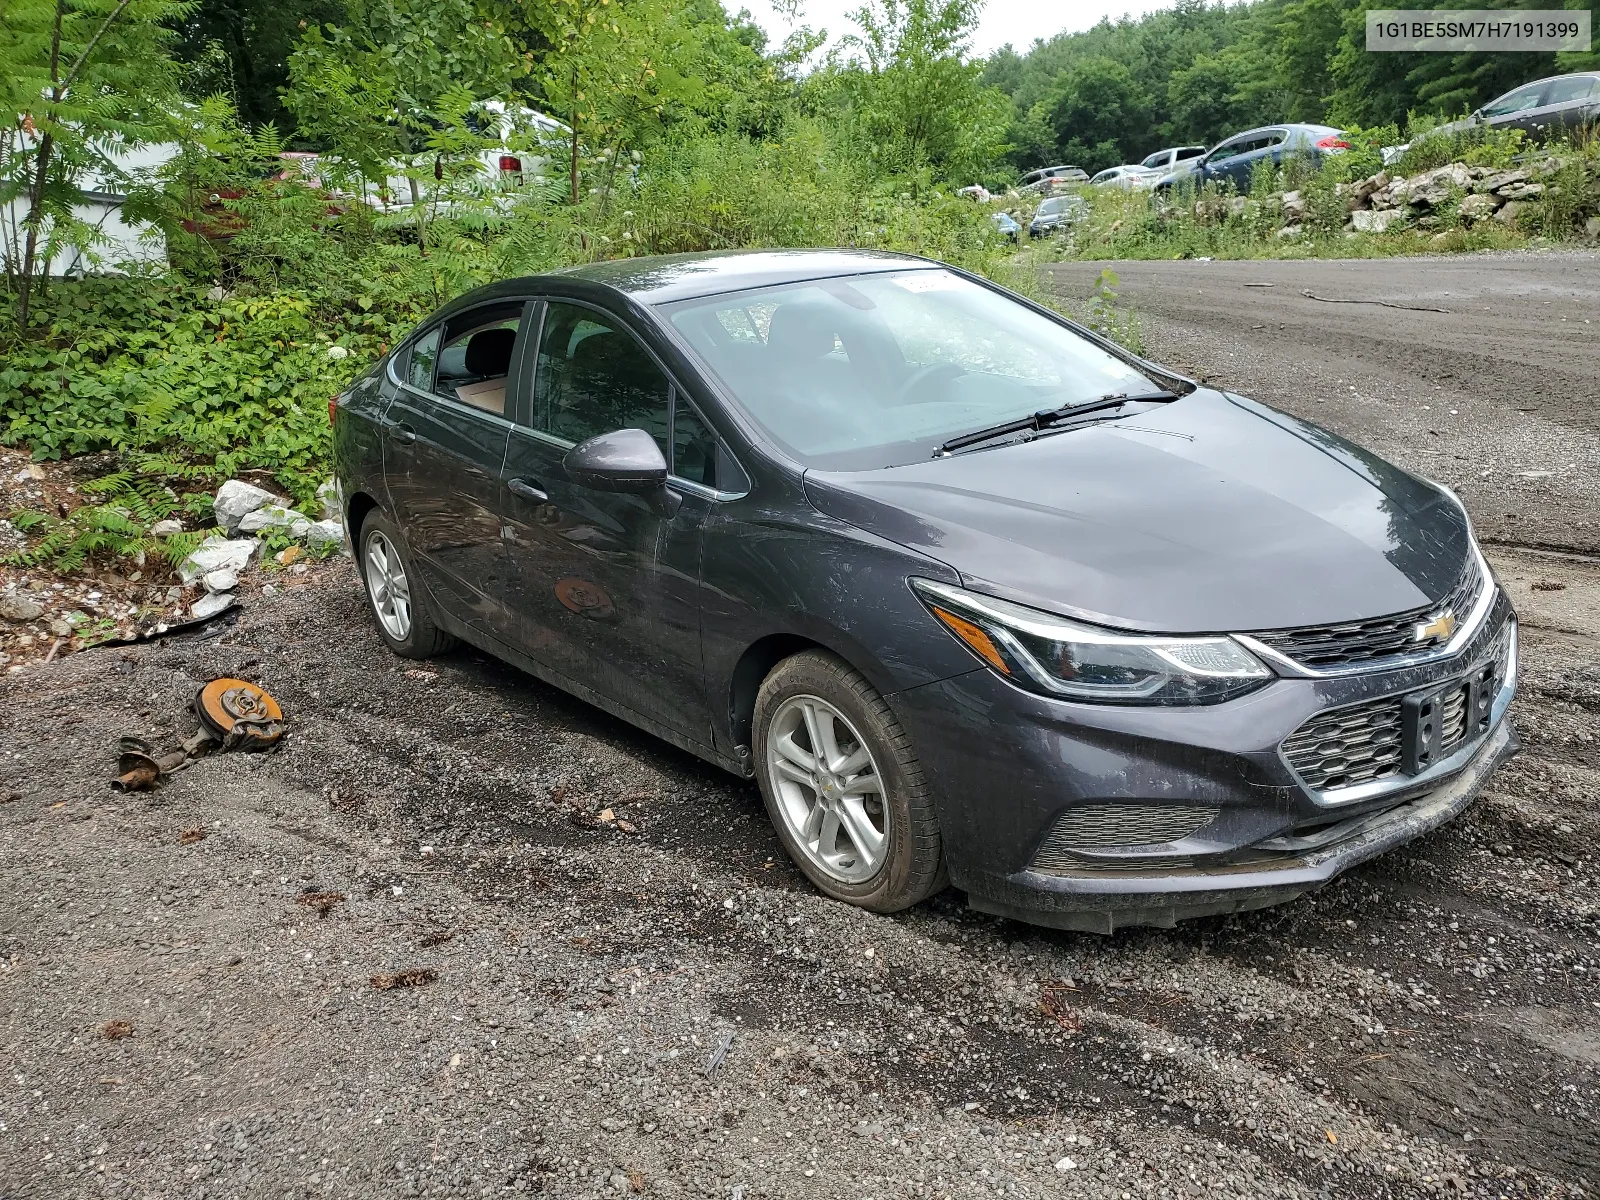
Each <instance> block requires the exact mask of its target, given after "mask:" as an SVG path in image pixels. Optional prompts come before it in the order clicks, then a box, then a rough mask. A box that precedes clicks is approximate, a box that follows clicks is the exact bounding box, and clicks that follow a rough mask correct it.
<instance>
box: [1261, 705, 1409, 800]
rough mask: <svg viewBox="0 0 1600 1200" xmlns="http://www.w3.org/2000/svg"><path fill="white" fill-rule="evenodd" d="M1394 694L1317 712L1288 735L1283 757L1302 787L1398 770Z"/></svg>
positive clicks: (1367, 779) (1365, 779)
mask: <svg viewBox="0 0 1600 1200" xmlns="http://www.w3.org/2000/svg"><path fill="white" fill-rule="evenodd" d="M1400 704H1401V701H1400V697H1398V696H1391V697H1388V698H1386V699H1383V700H1372V701H1369V702H1368V703H1366V704H1357V705H1354V706H1352V707H1350V708H1336V709H1333V710H1332V711H1330V712H1325V713H1319V714H1318V715H1317V716H1315V717H1312V718H1311V720H1309V721H1307V722H1306V723H1305V724H1304V725H1302V726H1300V728H1299V729H1297V730H1295V731H1294V732H1293V733H1292V734H1290V735H1289V737H1288V739H1287V740H1286V741H1285V742H1284V743H1283V756H1284V758H1286V759H1288V760H1289V765H1290V766H1291V767H1293V768H1294V770H1295V773H1296V774H1298V775H1299V776H1300V778H1301V779H1303V780H1305V783H1306V786H1307V787H1310V788H1315V789H1316V790H1318V791H1323V790H1326V789H1328V788H1342V787H1351V786H1353V785H1355V784H1358V783H1371V782H1372V781H1373V780H1374V779H1387V778H1388V777H1389V776H1390V775H1397V774H1399V772H1400V757H1401V753H1402V747H1401V738H1400Z"/></svg>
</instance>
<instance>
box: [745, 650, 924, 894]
mask: <svg viewBox="0 0 1600 1200" xmlns="http://www.w3.org/2000/svg"><path fill="white" fill-rule="evenodd" d="M824 721H826V722H828V730H820V731H819V734H818V736H813V732H812V731H813V730H816V729H818V727H819V725H820V724H821V723H822V722H824ZM752 724H753V727H754V740H755V746H754V757H755V766H756V781H757V783H758V785H759V786H760V788H761V798H762V799H763V800H764V801H765V802H766V806H767V815H768V817H770V818H771V820H772V827H773V828H774V829H775V830H777V833H778V838H779V840H780V841H782V842H783V847H784V850H785V851H787V852H788V855H789V857H790V859H792V860H793V861H794V864H795V865H796V866H797V867H799V868H800V870H801V871H802V872H804V873H805V875H806V877H807V878H808V879H810V880H811V882H812V883H814V884H815V885H816V886H817V888H818V890H819V891H821V892H823V893H824V894H826V895H828V896H831V897H832V898H833V899H835V900H842V901H844V902H845V903H847V904H854V905H857V906H859V907H861V908H865V909H870V910H871V911H873V912H880V913H892V912H899V911H900V910H901V909H905V908H910V907H911V906H912V905H913V904H916V903H918V902H919V901H921V900H925V899H927V898H928V897H929V896H931V895H933V894H934V893H935V892H938V891H941V890H942V889H943V888H944V887H945V885H946V882H947V878H946V875H945V871H944V844H943V840H942V838H941V836H940V832H939V819H938V817H937V815H936V814H935V812H934V806H933V797H932V796H931V795H930V793H929V789H928V786H927V782H926V780H925V779H924V778H923V774H922V766H921V764H920V763H919V762H918V761H917V756H916V755H915V754H914V753H913V752H912V749H911V740H910V739H909V738H908V737H907V736H906V734H905V731H904V730H903V729H901V728H900V723H899V722H898V721H896V720H895V717H894V713H893V712H892V711H890V709H889V705H888V704H887V703H886V702H885V701H884V699H883V697H882V696H880V695H879V694H878V692H877V690H876V689H875V688H874V687H873V686H872V685H871V684H870V683H868V682H867V680H866V678H865V677H864V676H863V675H862V674H861V673H860V672H859V671H857V670H855V669H854V668H853V667H851V666H849V665H848V664H846V663H845V662H843V661H842V660H840V659H838V658H836V657H835V656H834V655H832V654H828V653H825V652H822V651H807V652H805V653H803V654H796V655H795V656H794V657H792V658H787V659H785V660H784V661H783V662H781V663H779V664H778V665H777V666H776V667H774V668H773V669H772V672H771V673H770V674H769V675H768V676H767V678H766V679H765V681H763V683H762V684H761V690H760V692H759V693H758V694H757V696H756V706H755V713H754V716H753V721H752ZM829 730H831V741H832V744H833V747H834V752H833V755H832V756H831V757H830V761H831V763H832V764H833V765H834V766H835V767H837V768H838V769H837V770H823V771H820V772H819V771H818V770H817V769H816V767H817V755H816V754H815V750H814V746H815V743H816V742H817V740H819V736H820V739H821V740H822V742H823V744H824V748H825V749H826V747H827V745H828V743H829ZM863 754H864V756H865V759H866V762H865V764H864V766H865V767H866V768H870V769H863V764H862V762H861V758H862V757H863ZM808 756H809V759H810V763H811V768H810V771H809V774H810V779H811V782H810V783H807V782H804V777H805V776H806V775H807V773H808V772H807V768H806V766H805V763H806V760H807V757H808ZM830 829H831V832H830ZM875 837H876V842H874V838H875ZM813 838H814V839H815V841H814V842H813Z"/></svg>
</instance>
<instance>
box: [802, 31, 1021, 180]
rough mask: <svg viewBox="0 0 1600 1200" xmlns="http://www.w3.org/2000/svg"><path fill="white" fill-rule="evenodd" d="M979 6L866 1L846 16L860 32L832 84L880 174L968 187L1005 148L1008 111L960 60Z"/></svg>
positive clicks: (835, 67)
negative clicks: (954, 180)
mask: <svg viewBox="0 0 1600 1200" xmlns="http://www.w3.org/2000/svg"><path fill="white" fill-rule="evenodd" d="M978 9H979V0H868V3H867V4H865V5H863V6H862V7H861V8H858V9H856V10H855V11H854V12H853V13H851V14H850V19H851V20H852V21H853V22H855V24H856V26H857V27H858V28H859V29H860V31H861V32H860V33H859V34H852V35H850V36H848V37H846V38H844V39H843V40H842V43H841V49H843V50H845V51H847V52H848V51H856V52H859V54H860V55H861V57H862V58H864V59H865V62H864V63H863V62H861V61H859V60H857V61H853V62H846V63H842V64H841V63H840V62H838V61H837V59H836V60H835V62H834V63H833V64H832V65H831V76H830V80H831V83H832V85H833V86H834V88H835V89H836V91H837V94H838V96H839V97H840V99H841V100H842V103H843V107H844V108H845V109H846V110H847V113H848V116H849V118H852V119H854V120H855V121H856V122H858V124H859V126H860V130H861V132H862V134H863V135H864V137H865V140H866V141H867V142H868V143H869V144H870V146H871V148H872V149H873V151H874V152H875V153H876V156H877V158H878V160H879V162H880V164H881V166H882V167H884V168H887V169H889V170H892V171H895V172H897V173H904V174H907V175H912V176H915V175H917V174H918V173H919V172H922V171H924V170H926V169H930V168H931V169H933V170H937V171H941V172H943V173H945V174H948V175H951V176H957V175H959V176H960V177H961V178H963V179H965V178H967V177H968V176H970V175H974V174H976V173H977V172H978V171H979V170H980V169H982V168H983V167H986V166H987V165H988V163H989V162H991V161H993V159H994V158H996V157H997V156H998V153H999V152H1000V150H1001V149H1002V148H1003V140H1004V136H1005V120H1006V111H1007V105H1006V102H1005V96H1004V94H1003V93H1001V92H999V91H997V90H996V89H993V88H986V87H984V86H983V83H982V81H981V75H982V68H981V67H980V66H979V65H977V64H975V63H970V62H968V61H967V60H966V51H967V45H968V42H969V39H970V38H971V36H972V31H973V28H974V27H975V26H976V23H977V16H978Z"/></svg>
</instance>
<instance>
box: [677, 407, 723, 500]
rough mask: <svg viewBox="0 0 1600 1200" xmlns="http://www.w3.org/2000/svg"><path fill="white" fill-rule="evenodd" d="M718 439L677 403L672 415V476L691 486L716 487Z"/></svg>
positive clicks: (691, 412)
mask: <svg viewBox="0 0 1600 1200" xmlns="http://www.w3.org/2000/svg"><path fill="white" fill-rule="evenodd" d="M717 454H718V449H717V438H716V435H715V434H714V433H712V432H711V430H710V429H708V428H706V423H705V422H704V421H702V420H701V419H700V414H699V413H697V412H695V411H694V409H692V408H690V407H689V406H688V405H687V404H685V403H683V401H682V400H681V399H680V400H679V401H678V402H677V403H676V404H675V405H674V406H673V413H672V473H673V474H674V475H676V476H677V477H678V478H679V479H687V480H688V481H689V482H690V483H700V484H704V485H705V486H706V487H709V488H714V487H716V486H717Z"/></svg>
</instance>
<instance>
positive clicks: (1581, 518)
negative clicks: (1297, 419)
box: [1050, 250, 1600, 555]
mask: <svg viewBox="0 0 1600 1200" xmlns="http://www.w3.org/2000/svg"><path fill="white" fill-rule="evenodd" d="M1106 266H1109V267H1111V268H1112V269H1113V270H1115V271H1116V272H1117V275H1118V277H1119V279H1120V291H1121V294H1122V298H1123V300H1124V301H1126V302H1128V303H1130V304H1132V306H1133V308H1134V310H1135V312H1136V313H1137V314H1138V315H1139V316H1140V318H1141V319H1142V326H1143V332H1144V334H1145V339H1146V342H1147V343H1148V348H1149V350H1150V353H1151V355H1152V357H1154V358H1156V359H1157V360H1159V361H1161V362H1165V363H1168V364H1170V365H1172V366H1175V367H1180V368H1182V369H1184V370H1187V371H1190V372H1192V373H1194V374H1196V375H1198V376H1201V377H1203V378H1204V379H1206V381H1207V382H1209V383H1211V384H1213V385H1214V386H1217V387H1224V388H1230V389H1232V390H1234V391H1240V392H1244V393H1246V394H1248V395H1253V396H1255V397H1256V398H1257V399H1260V400H1265V401H1267V402H1269V403H1271V404H1276V405H1278V406H1279V407H1281V408H1285V409H1287V410H1289V411H1290V412H1293V413H1296V414H1297V415H1299V416H1303V417H1306V418H1308V419H1310V420H1313V421H1317V422H1319V423H1320V424H1323V425H1327V426H1330V427H1331V428H1333V429H1335V430H1337V431H1338V432H1340V433H1343V434H1345V435H1346V436H1348V437H1351V438H1353V439H1355V440H1356V441H1358V442H1360V443H1362V444H1363V445H1366V446H1370V447H1371V448H1372V449H1374V450H1376V451H1378V452H1379V453H1380V454H1383V455H1384V456H1385V457H1386V458H1389V459H1390V460H1391V461H1393V462H1397V463H1399V464H1400V465H1401V466H1403V467H1406V468H1407V469H1409V470H1413V471H1417V472H1419V473H1421V474H1424V475H1427V476H1429V477H1430V478H1433V479H1438V480H1440V481H1441V482H1444V483H1448V484H1450V485H1451V486H1452V487H1454V488H1455V489H1456V490H1457V491H1458V492H1460V493H1461V495H1462V496H1463V497H1464V498H1465V499H1466V501H1467V504H1468V507H1470V508H1471V509H1472V511H1473V517H1474V520H1475V521H1476V522H1477V525H1478V530H1479V533H1480V534H1481V535H1482V536H1483V537H1485V538H1486V539H1488V540H1490V541H1498V542H1504V543H1506V544H1508V545H1519V546H1545V547H1549V548H1553V549H1560V550H1577V551H1581V552H1583V553H1586V554H1591V555H1593V554H1600V406H1597V405H1596V403H1595V378H1596V375H1597V373H1600V251H1592V250H1576V251H1573V250H1563V251H1514V252H1502V253H1490V254H1471V255H1457V256H1453V257H1438V258H1420V259H1397V258H1382V259H1348V260H1337V261H1320V262H1318V261H1306V260H1300V261H1261V260H1249V261H1230V262H1202V261H1200V260H1198V259H1194V260H1188V261H1181V262H1120V263H1063V264H1060V265H1058V266H1056V267H1053V268H1050V272H1051V274H1052V275H1053V277H1054V282H1055V283H1056V286H1057V287H1058V288H1059V289H1060V290H1061V291H1062V292H1063V293H1064V294H1066V295H1070V296H1074V297H1077V298H1079V299H1082V298H1084V297H1087V296H1088V295H1089V294H1090V292H1091V291H1092V289H1093V286H1094V280H1095V277H1096V276H1097V275H1098V274H1099V272H1100V270H1101V268H1102V267H1106ZM1308 291H1309V292H1311V293H1312V296H1315V297H1318V299H1313V298H1312V297H1311V296H1307V295H1306V294H1305V293H1306V292H1308ZM1346 301H1359V303H1346ZM1441 310H1442V311H1441Z"/></svg>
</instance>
